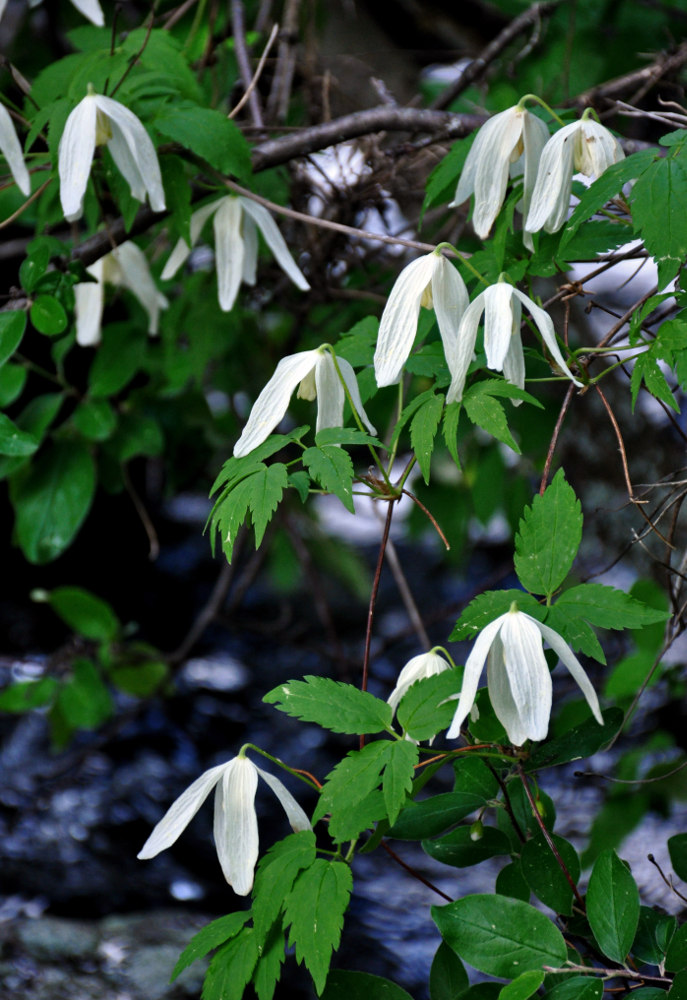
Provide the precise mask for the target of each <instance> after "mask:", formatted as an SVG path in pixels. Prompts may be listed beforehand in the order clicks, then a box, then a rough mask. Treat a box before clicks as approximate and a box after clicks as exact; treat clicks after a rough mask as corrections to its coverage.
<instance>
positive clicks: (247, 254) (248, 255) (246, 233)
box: [241, 213, 258, 286]
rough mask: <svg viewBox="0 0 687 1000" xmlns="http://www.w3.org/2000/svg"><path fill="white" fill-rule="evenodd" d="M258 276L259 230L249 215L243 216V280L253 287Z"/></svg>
mask: <svg viewBox="0 0 687 1000" xmlns="http://www.w3.org/2000/svg"><path fill="white" fill-rule="evenodd" d="M257 274H258V230H257V228H256V225H255V223H254V222H253V220H252V219H251V217H250V216H249V215H246V214H245V213H244V216H243V268H242V269H241V280H242V281H243V283H244V284H246V285H251V286H253V285H254V284H255V282H256V281H257Z"/></svg>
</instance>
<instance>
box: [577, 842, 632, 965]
mask: <svg viewBox="0 0 687 1000" xmlns="http://www.w3.org/2000/svg"><path fill="white" fill-rule="evenodd" d="M587 919H588V920H589V926H590V927H591V929H592V934H593V935H594V938H595V940H596V943H597V944H598V946H599V948H600V949H601V951H602V953H603V954H604V955H607V956H608V958H610V959H612V960H613V961H614V962H624V961H625V959H626V958H627V954H628V952H629V950H630V946H631V944H632V942H633V940H634V936H635V932H636V930H637V924H638V922H639V890H638V889H637V884H636V882H635V880H634V879H633V877H632V874H631V872H630V871H629V869H628V868H627V866H626V865H625V864H623V862H622V861H621V860H620V858H619V857H618V855H617V854H616V853H615V851H613V850H607V851H603V853H601V854H600V855H599V857H598V858H597V859H596V861H595V863H594V868H593V869H592V873H591V875H590V877H589V887H588V889H587Z"/></svg>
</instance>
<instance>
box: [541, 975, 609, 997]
mask: <svg viewBox="0 0 687 1000" xmlns="http://www.w3.org/2000/svg"><path fill="white" fill-rule="evenodd" d="M603 992H604V982H603V979H601V977H600V976H593V975H589V976H571V977H570V978H569V979H566V980H565V982H563V983H559V984H558V986H554V988H553V989H552V990H551V992H550V993H547V994H546V1000H601V997H602V996H603Z"/></svg>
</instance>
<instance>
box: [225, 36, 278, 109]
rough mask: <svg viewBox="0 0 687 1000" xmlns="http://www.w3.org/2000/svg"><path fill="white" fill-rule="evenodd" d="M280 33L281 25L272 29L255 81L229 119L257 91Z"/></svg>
mask: <svg viewBox="0 0 687 1000" xmlns="http://www.w3.org/2000/svg"><path fill="white" fill-rule="evenodd" d="M278 31H279V25H278V24H275V26H274V27H273V28H272V33H271V34H270V37H269V38H268V39H267V45H266V46H265V49H264V51H263V53H262V55H261V56H260V61H259V62H258V65H257V68H256V70H255V73H254V74H253V79H252V80H251V81H250V83H249V84H248V87H247V88H246V92H245V94H244V95H243V97H242V98H241V100H240V101H239V103H238V104H237V105H236V107H235V108H233V109H232V110H231V111H230V112H229V114H228V115H227V118H235V117H236V115H237V114H238V113H239V111H240V110H241V108H242V107H243V106H244V104H245V103H246V101H247V100H249V99H250V97H251V94H252V93H253V91H254V90H255V88H256V86H257V84H258V80H259V79H260V77H261V75H262V71H263V69H264V68H265V63H266V62H267V57H268V55H269V54H270V49H271V48H272V45H273V44H274V40H275V38H276V37H277V32H278ZM261 121H262V119H261Z"/></svg>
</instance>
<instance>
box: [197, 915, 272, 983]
mask: <svg viewBox="0 0 687 1000" xmlns="http://www.w3.org/2000/svg"><path fill="white" fill-rule="evenodd" d="M257 961H258V940H257V934H256V933H255V931H254V930H253V928H252V927H242V928H241V930H240V931H239V932H238V934H236V935H235V936H234V937H232V938H231V940H230V941H228V942H227V943H226V944H225V945H223V946H222V947H221V948H220V949H219V951H218V952H217V953H216V954H215V955H214V957H213V959H212V961H211V962H210V965H209V966H208V971H207V972H206V974H205V982H204V983H203V991H202V993H201V998H202V1000H241V998H242V997H243V991H244V990H245V988H246V986H247V985H248V983H249V982H250V981H251V978H252V976H253V970H254V969H255V966H256V964H257Z"/></svg>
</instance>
